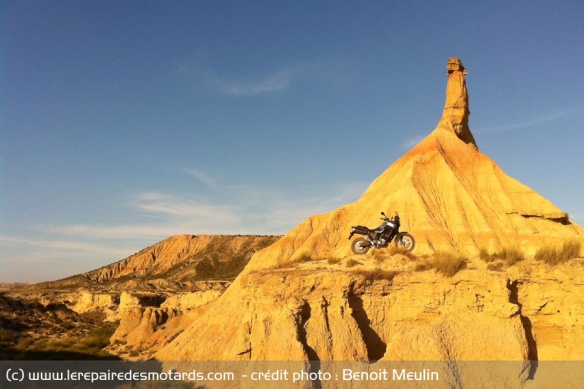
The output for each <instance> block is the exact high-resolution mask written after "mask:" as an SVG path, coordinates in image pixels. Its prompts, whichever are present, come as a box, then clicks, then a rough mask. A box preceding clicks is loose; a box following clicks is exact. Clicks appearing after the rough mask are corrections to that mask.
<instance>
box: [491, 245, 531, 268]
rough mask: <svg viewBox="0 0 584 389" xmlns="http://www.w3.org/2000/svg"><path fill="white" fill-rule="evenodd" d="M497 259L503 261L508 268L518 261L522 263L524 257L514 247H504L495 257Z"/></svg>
mask: <svg viewBox="0 0 584 389" xmlns="http://www.w3.org/2000/svg"><path fill="white" fill-rule="evenodd" d="M497 257H498V258H500V259H503V260H504V261H505V262H506V263H507V265H508V266H512V265H514V264H516V263H517V262H519V261H523V260H524V259H525V257H524V256H523V253H522V252H521V250H519V249H518V248H515V247H506V248H504V249H503V250H501V252H500V253H499V254H498V255H497Z"/></svg>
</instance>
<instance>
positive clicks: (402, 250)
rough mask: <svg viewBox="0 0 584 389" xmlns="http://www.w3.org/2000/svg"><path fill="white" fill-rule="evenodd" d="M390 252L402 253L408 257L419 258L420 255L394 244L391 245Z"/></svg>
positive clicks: (392, 253) (393, 253)
mask: <svg viewBox="0 0 584 389" xmlns="http://www.w3.org/2000/svg"><path fill="white" fill-rule="evenodd" d="M389 254H390V255H395V254H401V255H403V256H405V257H407V258H408V259H418V257H417V256H415V255H414V254H412V252H411V251H410V250H408V249H404V248H403V247H396V246H393V245H392V246H390V247H389Z"/></svg>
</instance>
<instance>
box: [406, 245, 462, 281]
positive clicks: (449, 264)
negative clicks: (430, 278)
mask: <svg viewBox="0 0 584 389" xmlns="http://www.w3.org/2000/svg"><path fill="white" fill-rule="evenodd" d="M467 262H468V259H466V258H464V257H460V256H456V255H454V254H451V253H446V252H441V251H438V252H436V253H435V254H434V256H433V257H432V258H431V259H429V260H427V261H425V262H420V263H418V264H417V265H416V267H415V268H414V271H425V270H430V269H435V270H436V271H437V272H438V273H442V274H443V275H445V276H446V277H452V276H454V275H455V274H456V273H458V272H459V271H460V270H462V269H464V268H465V267H466V264H467Z"/></svg>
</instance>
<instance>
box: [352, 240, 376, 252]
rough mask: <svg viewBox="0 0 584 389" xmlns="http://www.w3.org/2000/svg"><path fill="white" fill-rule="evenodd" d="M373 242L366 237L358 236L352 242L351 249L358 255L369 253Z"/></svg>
mask: <svg viewBox="0 0 584 389" xmlns="http://www.w3.org/2000/svg"><path fill="white" fill-rule="evenodd" d="M369 247H371V244H370V243H369V242H368V241H367V239H365V238H357V239H355V240H354V241H353V243H351V251H353V253H354V254H357V255H363V254H367V252H368V251H369Z"/></svg>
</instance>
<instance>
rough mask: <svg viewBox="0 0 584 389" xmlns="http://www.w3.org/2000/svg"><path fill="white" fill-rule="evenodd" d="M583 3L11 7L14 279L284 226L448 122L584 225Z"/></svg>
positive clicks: (2, 201) (5, 68) (7, 199)
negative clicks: (457, 69) (445, 115)
mask: <svg viewBox="0 0 584 389" xmlns="http://www.w3.org/2000/svg"><path fill="white" fill-rule="evenodd" d="M582 20H584V3H583V2H582V1H579V0H578V1H561V2H550V1H533V0H531V1H513V2H509V1H488V2H486V1H465V2H461V1H302V0H299V1H275V0H273V1H194V0H193V1H173V0H170V1H164V2H160V1H147V0H144V1H132V0H129V1H111V0H104V1H99V2H97V1H84V0H74V1H60V0H52V1H38V0H37V1H26V0H23V1H6V0H0V45H1V46H0V282H39V281H47V280H54V279H59V278H63V277H67V276H70V275H74V274H78V273H81V272H85V271H89V270H93V269H96V268H99V267H101V266H104V265H107V264H109V263H113V262H116V261H118V260H121V259H123V258H125V257H127V256H129V255H131V254H133V253H135V252H137V251H139V250H141V249H143V248H145V247H148V246H151V245H153V244H155V243H157V242H159V241H161V240H163V239H165V238H167V237H169V236H171V235H175V234H269V235H272V234H285V233H286V232H288V231H289V230H290V229H292V228H293V227H294V226H295V225H297V224H298V223H300V222H301V221H302V220H304V219H306V218H307V217H309V216H311V215H314V214H321V213H326V212H329V211H332V210H334V209H336V208H338V207H339V206H342V205H344V204H347V203H350V202H353V201H355V200H357V199H358V198H359V197H360V196H361V195H362V194H363V193H364V192H365V190H366V188H367V187H368V185H369V184H370V183H371V182H372V181H373V180H374V179H375V178H376V177H377V176H379V175H380V174H381V173H383V171H384V170H385V169H387V168H388V167H389V166H390V165H391V164H392V163H393V162H394V161H396V160H397V159H399V157H401V156H402V155H403V154H404V153H405V152H407V151H408V150H409V149H410V148H411V147H413V146H414V145H415V144H416V143H417V142H418V141H420V140H421V139H422V138H423V137H425V136H426V135H428V134H429V133H430V132H431V131H432V130H434V128H436V126H437V124H438V121H439V119H440V117H441V114H442V109H443V106H444V101H445V90H446V81H447V77H446V68H445V67H446V62H447V60H448V58H449V57H459V58H460V59H461V60H462V62H463V63H464V65H465V67H466V68H467V70H468V72H469V74H468V75H467V78H466V80H467V88H468V92H469V100H470V110H471V115H470V123H469V124H470V128H471V131H472V132H473V134H474V136H475V138H476V141H477V144H478V146H479V148H480V149H481V151H482V152H483V153H485V154H486V155H488V156H490V157H491V158H493V159H494V160H495V161H496V162H497V163H498V164H499V166H500V167H501V168H502V169H503V171H505V172H506V173H507V174H508V175H510V176H512V177H514V178H516V179H517V180H519V181H521V182H522V183H524V184H526V185H528V186H529V187H531V188H532V189H534V190H535V191H537V192H538V193H540V194H541V195H543V196H544V197H546V198H548V199H549V200H551V201H552V203H554V204H555V205H556V206H558V207H559V208H561V209H562V210H563V211H565V212H567V213H568V214H570V216H571V218H572V220H574V221H575V222H577V223H579V224H580V225H584V196H583V195H582V194H583V193H584V180H583V177H584V159H583V158H582V150H584V131H583V130H584V128H583V124H584V77H583V76H584V66H583V64H584V23H582Z"/></svg>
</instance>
